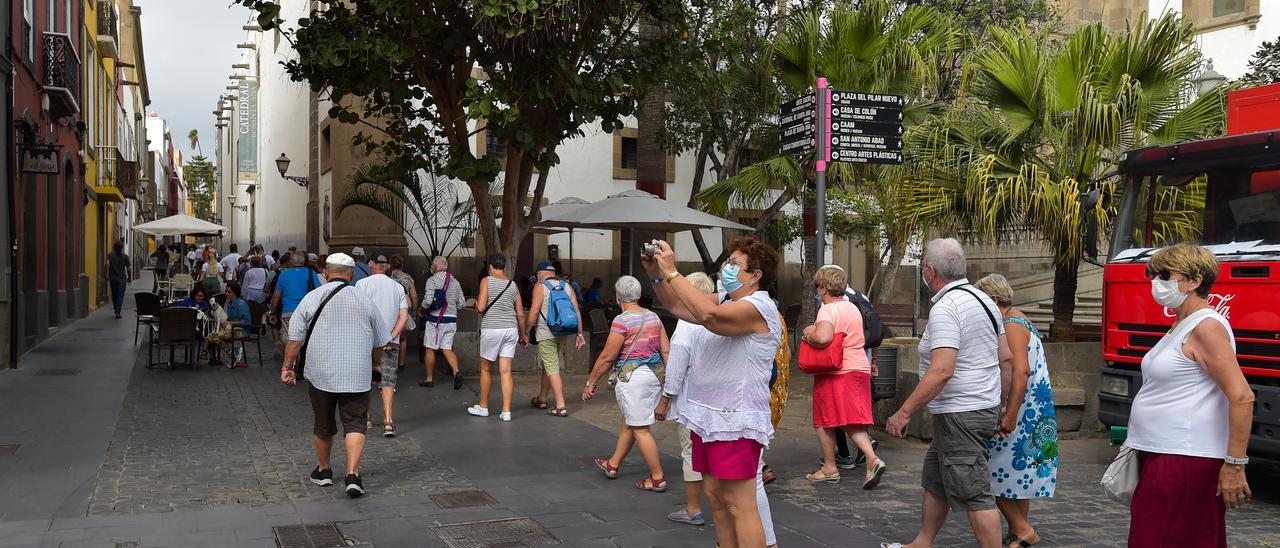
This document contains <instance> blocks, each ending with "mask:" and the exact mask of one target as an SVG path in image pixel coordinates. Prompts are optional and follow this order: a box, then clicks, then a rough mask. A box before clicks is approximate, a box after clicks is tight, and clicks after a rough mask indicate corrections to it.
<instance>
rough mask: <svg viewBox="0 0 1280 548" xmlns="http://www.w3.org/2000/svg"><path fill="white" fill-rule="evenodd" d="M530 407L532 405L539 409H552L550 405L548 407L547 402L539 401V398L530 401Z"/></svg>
mask: <svg viewBox="0 0 1280 548" xmlns="http://www.w3.org/2000/svg"><path fill="white" fill-rule="evenodd" d="M529 405H532V406H534V407H536V408H538V409H546V408H548V407H550V405H547V402H546V400H539V399H538V398H533V399H531V400H529Z"/></svg>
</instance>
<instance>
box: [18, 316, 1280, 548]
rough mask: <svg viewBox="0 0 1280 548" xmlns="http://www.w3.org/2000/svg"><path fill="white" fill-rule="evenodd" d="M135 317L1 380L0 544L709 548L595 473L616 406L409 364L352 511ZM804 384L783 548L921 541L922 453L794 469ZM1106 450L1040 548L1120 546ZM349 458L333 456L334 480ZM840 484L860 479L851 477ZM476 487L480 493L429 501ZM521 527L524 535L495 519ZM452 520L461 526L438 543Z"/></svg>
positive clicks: (1243, 517)
mask: <svg viewBox="0 0 1280 548" xmlns="http://www.w3.org/2000/svg"><path fill="white" fill-rule="evenodd" d="M130 301H131V299H130ZM132 317H133V314H132V312H129V311H127V312H126V313H125V319H124V320H119V321H117V320H115V319H113V318H112V317H111V315H110V312H109V311H102V310H100V311H98V312H96V313H94V314H93V315H91V316H90V317H89V318H88V319H86V320H83V321H81V322H79V323H77V324H75V325H73V326H72V327H70V328H68V329H66V330H65V331H64V332H62V333H59V334H57V335H56V336H55V337H53V338H51V339H50V340H49V341H48V342H46V343H45V344H44V345H42V346H40V347H38V348H37V349H36V350H34V351H32V352H31V353H30V354H28V355H27V356H26V357H25V358H24V360H23V366H22V368H21V369H19V370H17V371H6V372H3V373H0V400H3V401H5V402H6V411H7V412H6V413H5V414H3V416H2V417H0V445H5V444H17V445H18V447H16V449H13V450H12V452H11V453H8V454H7V452H6V451H0V484H2V485H5V491H6V495H7V496H4V497H0V545H4V546H64V547H71V546H121V545H123V546H193V545H198V546H276V545H277V544H276V541H275V537H274V536H273V535H274V533H273V527H281V526H290V525H299V524H328V523H336V524H337V525H338V528H339V529H340V531H341V533H342V534H343V535H345V536H346V537H347V538H348V539H350V540H351V541H352V542H360V543H367V544H371V545H374V546H379V547H383V546H488V545H493V546H523V545H536V539H537V537H538V535H540V534H543V533H545V534H548V535H550V537H548V538H555V539H559V540H560V541H562V543H563V545H568V546H713V545H714V534H713V531H712V529H711V528H710V527H702V528H695V527H689V526H684V525H678V524H674V523H671V522H668V521H667V520H666V519H665V514H666V513H667V512H669V511H671V510H673V509H675V508H677V507H678V506H679V505H680V504H681V502H682V501H683V499H684V494H683V486H681V485H680V484H679V482H678V481H673V482H672V489H671V490H670V491H669V492H668V493H665V494H653V493H644V492H640V491H637V490H636V489H634V488H632V487H631V485H632V484H633V483H634V482H635V481H636V480H638V479H640V477H641V475H642V473H641V472H640V470H641V469H642V464H641V462H640V459H639V456H638V455H634V456H633V457H632V458H631V459H629V460H628V461H627V462H626V463H624V466H623V474H622V477H621V479H619V480H617V481H610V480H607V479H605V478H604V477H602V476H601V475H600V474H599V472H598V471H597V470H595V468H594V467H593V466H592V465H591V464H590V458H591V457H594V456H598V455H603V454H606V453H608V452H609V451H610V450H611V449H612V447H613V442H614V438H615V436H616V428H617V427H616V424H617V420H618V415H617V407H616V403H615V402H614V401H613V398H612V397H610V396H611V394H608V393H606V394H604V396H605V397H601V398H597V399H596V400H594V401H593V402H591V403H590V404H583V403H581V402H572V401H571V403H570V405H569V409H570V413H571V417H570V418H569V419H567V420H566V419H559V418H553V417H548V416H546V415H545V414H544V412H543V411H540V410H535V409H532V408H530V407H529V406H528V404H527V402H528V400H529V398H530V397H531V396H532V392H533V391H534V390H536V386H537V379H536V377H534V376H532V375H521V376H519V377H518V378H517V387H518V390H517V397H516V402H518V405H517V406H516V407H515V420H514V421H513V422H511V423H508V424H504V423H501V422H499V421H498V420H497V418H496V417H492V418H489V419H477V418H474V417H470V416H468V415H466V414H465V412H464V411H463V410H464V408H465V407H466V405H467V404H469V403H472V402H473V398H474V397H475V392H474V389H475V386H474V384H475V383H474V381H475V379H470V381H469V382H468V385H467V386H466V387H465V388H464V389H463V390H460V391H456V392H455V391H453V390H451V389H450V387H448V386H445V385H447V384H448V378H447V377H444V382H442V383H441V385H440V386H437V387H436V388H434V389H423V388H419V387H417V386H416V381H417V380H418V378H419V375H420V371H421V370H420V367H417V366H415V365H410V367H409V369H407V370H406V371H405V372H404V374H403V375H402V377H401V380H400V385H401V387H402V389H401V391H400V393H399V399H398V401H397V413H398V415H397V423H398V424H399V426H400V429H401V435H400V437H398V438H396V439H393V440H388V439H384V438H381V437H376V438H372V437H371V438H370V440H369V444H368V448H367V450H366V453H365V457H364V462H363V465H362V468H363V471H364V475H365V480H366V481H365V486H366V489H368V491H369V495H367V496H365V497H363V498H360V499H355V500H350V499H347V497H345V496H344V495H342V493H341V491H340V487H336V486H335V487H330V488H321V487H314V486H312V485H310V484H309V483H308V482H307V481H306V477H305V476H306V473H307V472H308V471H309V470H310V468H311V467H312V466H313V465H314V463H313V455H312V450H311V445H310V440H309V430H310V408H309V406H308V405H307V402H306V394H305V391H304V390H303V389H302V387H295V388H292V389H290V388H286V387H283V386H281V385H280V384H279V383H278V381H277V380H276V378H277V366H276V364H273V363H271V361H270V360H269V356H268V362H267V367H265V368H262V369H259V368H258V367H257V364H256V360H255V361H253V367H252V368H251V369H246V370H226V369H220V368H218V369H215V368H200V369H197V370H195V371H190V370H185V369H178V370H174V371H169V370H159V369H157V370H148V369H146V368H145V364H146V351H145V346H144V345H142V344H139V345H138V346H136V347H135V346H133V345H132V343H131V340H130V337H131V336H132V335H133V322H132ZM139 349H141V350H142V351H141V352H139ZM411 361H412V360H411ZM51 373H52V374H51ZM807 384H808V380H807V379H803V378H796V379H794V385H795V387H796V390H795V392H793V400H792V404H791V405H790V407H789V408H788V411H787V415H786V418H785V419H784V424H783V427H782V429H781V431H780V432H779V436H778V438H777V440H775V442H774V448H773V449H771V450H770V451H769V453H768V455H767V457H768V460H769V461H770V463H771V465H772V466H773V467H774V468H775V469H776V470H777V472H778V474H779V480H778V482H776V483H774V484H773V485H771V486H770V488H769V490H770V491H769V493H770V499H771V502H772V504H773V510H774V518H775V522H776V524H777V527H778V531H779V538H780V544H781V545H782V546H785V547H792V546H876V545H878V543H879V542H880V541H882V540H889V541H906V540H909V538H910V536H911V535H912V534H913V532H914V531H915V530H916V528H917V526H918V519H919V518H918V512H919V497H920V488H919V487H918V477H919V467H920V460H921V456H922V454H923V452H924V447H925V446H924V445H923V444H922V443H919V442H912V441H901V440H890V439H888V438H887V437H886V436H884V435H883V433H880V434H879V436H878V438H879V439H880V440H881V442H882V456H883V458H885V460H886V461H887V462H888V463H889V464H890V471H889V473H888V474H887V476H886V481H885V483H884V484H883V485H882V486H881V487H880V488H878V489H876V490H874V491H871V492H867V491H863V490H861V489H860V488H859V487H860V482H857V481H846V482H845V483H841V484H839V485H820V486H816V485H812V484H810V483H808V482H807V481H805V480H804V479H803V474H804V473H805V472H808V471H810V470H811V469H812V467H813V465H814V459H815V458H816V456H817V442H816V439H815V438H814V435H813V433H812V431H811V429H810V428H808V427H807V424H808V421H809V409H808V407H809V403H808V400H807V396H806V395H805V394H804V385H807ZM581 385H582V378H581V377H569V378H568V379H566V386H567V387H568V391H569V392H570V393H571V394H573V393H576V392H577V391H578V389H579V388H580V387H581ZM494 405H497V402H496V400H495V402H494ZM379 416H380V413H378V412H375V421H376V420H377V418H378V417H379ZM672 431H673V430H672V428H671V427H670V425H665V424H664V425H659V427H658V428H656V432H657V434H658V435H659V438H660V440H661V444H662V449H663V451H664V452H665V453H666V455H665V458H664V467H665V469H666V470H667V472H668V474H669V475H670V477H672V478H678V477H679V463H678V460H676V458H674V457H673V455H676V454H677V452H678V445H677V444H676V442H675V440H674V439H672V438H671V433H672ZM1111 452H1112V449H1111V448H1110V447H1108V446H1107V444H1106V442H1105V441H1104V440H1097V439H1090V440H1074V441H1067V442H1065V443H1064V444H1063V457H1062V460H1063V463H1064V469H1063V470H1062V472H1061V476H1060V483H1059V490H1058V498H1057V499H1055V500H1053V501H1051V502H1044V503H1037V504H1036V505H1035V506H1033V519H1034V521H1035V523H1036V524H1037V525H1038V526H1039V530H1040V533H1041V535H1042V536H1043V537H1044V539H1045V541H1046V543H1045V544H1047V545H1054V546H1064V545H1065V546H1100V545H1119V544H1122V542H1123V539H1124V537H1125V532H1126V530H1127V526H1126V515H1125V512H1124V509H1123V507H1121V506H1120V505H1118V504H1115V503H1112V502H1109V501H1107V500H1106V499H1105V498H1104V497H1103V496H1102V495H1101V492H1100V490H1099V489H1098V488H1097V485H1096V478H1097V477H1098V475H1099V473H1100V471H1101V469H1102V467H1103V465H1104V463H1105V462H1106V460H1107V459H1108V457H1109V456H1110V454H1111ZM342 463H343V456H342V451H341V450H336V451H335V459H334V464H333V466H334V468H335V469H338V470H340V469H341V468H342V466H343V464H342ZM846 474H851V475H852V476H851V477H852V478H857V477H860V476H861V474H862V470H861V469H859V470H855V471H852V472H846ZM1250 474H1251V483H1252V484H1253V486H1254V489H1255V492H1256V494H1257V499H1258V500H1257V501H1256V502H1255V503H1254V504H1253V505H1251V506H1250V507H1248V508H1246V509H1244V510H1241V511H1239V512H1235V513H1232V514H1231V515H1230V518H1229V519H1230V527H1231V529H1230V541H1231V544H1232V545H1233V546H1275V545H1280V467H1277V466H1276V465H1274V464H1259V465H1255V466H1253V467H1251V469H1250ZM477 490H479V491H483V492H484V494H487V496H488V497H491V498H490V499H483V495H478V496H480V497H482V500H470V501H467V500H461V501H449V500H444V499H443V498H441V497H439V495H442V494H451V493H465V492H474V491H477ZM433 496H436V498H435V499H433V498H432V497H433ZM466 498H473V497H466ZM516 518H531V519H532V520H533V521H532V522H528V521H526V522H511V521H495V520H512V519H516ZM477 522H485V523H477ZM455 524H467V525H465V526H463V527H461V528H454V529H450V528H448V526H449V525H455ZM503 525H519V526H521V527H524V529H521V530H520V531H522V532H521V533H520V534H519V536H516V537H501V536H493V537H489V540H487V541H483V542H481V543H480V544H466V543H465V540H466V539H463V538H460V537H457V538H455V536H454V535H455V534H456V533H457V531H459V530H460V531H462V532H463V533H471V534H473V535H474V534H478V533H480V532H482V529H483V528H485V527H490V526H503ZM540 528H545V530H542V529H540ZM967 531H968V529H967V525H966V524H965V523H963V522H961V521H959V520H958V519H955V518H953V519H952V521H951V522H950V523H949V524H948V525H947V528H946V529H945V530H944V536H943V539H942V541H943V542H942V543H943V544H946V545H972V542H971V541H970V540H969V536H968V532H967ZM503 538H506V539H507V540H503ZM446 539H448V540H447V541H446ZM517 541H519V542H521V543H520V544H510V543H511V542H517ZM504 542H506V543H507V544H503V543H504ZM129 543H137V544H129Z"/></svg>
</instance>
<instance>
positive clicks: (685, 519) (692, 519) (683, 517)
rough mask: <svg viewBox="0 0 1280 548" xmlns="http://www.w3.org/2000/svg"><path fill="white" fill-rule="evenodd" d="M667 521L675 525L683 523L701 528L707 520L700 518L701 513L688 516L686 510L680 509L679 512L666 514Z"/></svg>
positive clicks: (687, 510)
mask: <svg viewBox="0 0 1280 548" xmlns="http://www.w3.org/2000/svg"><path fill="white" fill-rule="evenodd" d="M667 519H669V520H671V521H674V522H676V523H683V524H686V525H696V526H698V527H701V526H703V525H706V524H707V520H705V519H703V518H702V512H698V513H696V514H690V513H689V509H688V508H681V509H679V510H676V511H675V512H672V513H670V514H667Z"/></svg>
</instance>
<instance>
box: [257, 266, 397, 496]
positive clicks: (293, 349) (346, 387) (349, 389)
mask: <svg viewBox="0 0 1280 548" xmlns="http://www.w3.org/2000/svg"><path fill="white" fill-rule="evenodd" d="M355 265H356V263H355V260H353V259H352V258H351V257H350V256H349V255H347V254H345V253H335V254H333V255H330V256H329V258H328V260H327V261H326V265H325V274H326V275H327V276H328V280H329V281H328V283H326V284H324V285H322V286H320V287H318V288H316V290H315V291H312V292H310V293H308V294H307V296H306V297H305V298H303V299H302V302H301V303H299V304H298V308H296V309H294V312H293V314H294V316H293V317H294V320H295V321H293V322H291V323H290V324H289V344H288V346H287V347H286V348H285V355H284V366H283V367H281V368H280V381H281V382H283V383H285V384H287V385H289V386H293V385H294V384H297V382H298V375H297V369H298V367H299V366H300V364H301V365H303V366H305V367H303V370H302V376H303V377H305V378H306V379H307V381H308V382H310V383H311V387H310V388H309V393H310V397H311V409H312V411H313V412H314V415H315V418H314V427H313V430H312V434H313V439H312V441H313V442H314V444H315V449H316V459H317V460H318V461H319V462H318V464H317V465H316V468H315V470H312V471H311V478H310V479H311V483H314V484H316V485H321V486H325V485H333V470H332V469H330V468H329V457H330V454H331V453H332V452H333V436H334V434H337V433H338V424H337V423H338V422H339V421H337V420H335V416H334V415H335V413H336V414H337V415H338V417H339V418H340V419H341V421H340V422H341V423H342V430H343V434H344V440H345V445H346V449H347V470H346V471H347V478H346V492H347V496H350V497H358V496H360V495H363V494H364V484H363V483H362V481H361V479H360V454H361V452H362V451H363V450H364V443H365V430H366V429H367V425H366V421H368V420H369V386H370V385H371V384H372V382H373V381H374V379H375V378H376V377H377V376H376V375H374V367H373V364H372V363H371V357H372V356H373V355H374V353H375V351H376V350H378V349H381V350H383V351H386V350H389V349H393V348H396V347H397V345H393V344H390V342H389V341H391V340H392V339H393V338H394V337H396V336H398V335H399V333H398V332H393V330H392V328H390V327H388V326H387V324H386V322H385V321H383V319H382V315H381V314H379V313H378V310H377V307H375V306H374V305H373V304H372V303H370V302H369V298H368V296H367V295H366V294H365V293H364V292H363V291H361V290H359V289H353V288H350V286H351V276H352V272H353V270H354V269H355ZM393 368H394V367H393Z"/></svg>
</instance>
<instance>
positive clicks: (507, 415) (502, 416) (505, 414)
mask: <svg viewBox="0 0 1280 548" xmlns="http://www.w3.org/2000/svg"><path fill="white" fill-rule="evenodd" d="M498 418H500V419H502V422H511V412H510V411H503V412H502V413H499V414H498Z"/></svg>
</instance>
